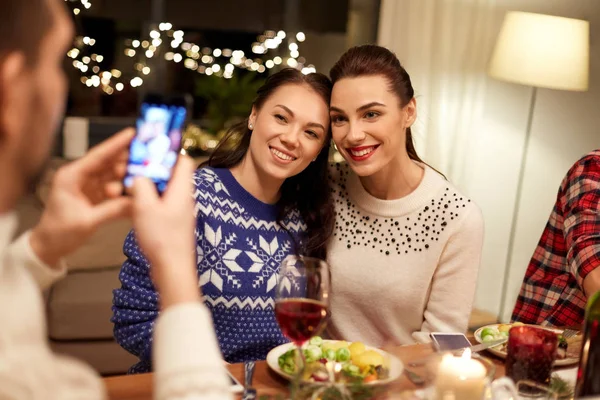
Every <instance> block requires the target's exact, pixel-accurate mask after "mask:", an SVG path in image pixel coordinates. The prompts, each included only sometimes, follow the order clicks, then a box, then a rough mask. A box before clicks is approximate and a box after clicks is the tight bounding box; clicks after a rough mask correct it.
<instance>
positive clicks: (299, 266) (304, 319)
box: [275, 256, 330, 376]
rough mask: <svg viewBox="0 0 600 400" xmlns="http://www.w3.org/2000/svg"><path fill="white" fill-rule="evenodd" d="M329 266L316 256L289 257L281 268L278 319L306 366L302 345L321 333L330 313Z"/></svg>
mask: <svg viewBox="0 0 600 400" xmlns="http://www.w3.org/2000/svg"><path fill="white" fill-rule="evenodd" d="M329 278H330V276H329V266H328V265H327V263H326V262H325V261H323V260H319V259H317V258H312V257H303V256H288V257H286V258H285V259H284V260H283V262H282V264H281V267H280V269H279V279H278V282H277V290H276V293H275V316H276V318H277V323H278V324H279V327H280V328H281V331H282V332H283V334H284V335H285V336H286V337H287V338H288V339H290V341H292V342H293V343H294V344H295V345H296V347H297V348H298V353H299V354H300V358H301V360H302V365H301V366H300V368H298V373H299V376H301V374H302V371H303V370H304V367H305V366H306V359H305V357H304V352H303V351H302V345H303V344H304V343H305V342H306V341H307V340H309V339H310V338H311V337H313V336H316V335H318V334H319V333H321V331H322V330H323V328H324V326H325V321H326V318H327V314H328V311H329Z"/></svg>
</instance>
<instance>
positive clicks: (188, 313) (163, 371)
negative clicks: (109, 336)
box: [154, 303, 232, 400]
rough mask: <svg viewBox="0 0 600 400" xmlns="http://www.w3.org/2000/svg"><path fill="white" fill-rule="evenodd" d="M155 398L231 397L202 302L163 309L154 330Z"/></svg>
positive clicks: (212, 331) (207, 312) (215, 340)
mask: <svg viewBox="0 0 600 400" xmlns="http://www.w3.org/2000/svg"><path fill="white" fill-rule="evenodd" d="M154 340H155V342H154V345H155V348H154V365H156V368H155V378H154V379H155V391H156V395H155V399H157V400H174V399H178V400H192V399H209V400H210V399H230V398H232V395H231V392H230V390H229V382H228V379H227V373H226V370H225V363H224V362H223V360H222V359H221V353H220V351H219V346H218V343H217V339H216V336H215V333H214V329H213V324H212V318H211V315H210V312H209V311H208V309H207V308H206V306H204V304H202V303H186V304H180V305H176V306H173V307H171V308H168V309H166V310H165V311H163V313H162V314H161V316H160V317H159V318H158V321H157V323H156V330H155V333H154Z"/></svg>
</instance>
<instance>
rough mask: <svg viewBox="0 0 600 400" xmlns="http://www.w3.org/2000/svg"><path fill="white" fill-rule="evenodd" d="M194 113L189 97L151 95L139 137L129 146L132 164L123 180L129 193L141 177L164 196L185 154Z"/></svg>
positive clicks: (138, 126) (139, 125)
mask: <svg viewBox="0 0 600 400" xmlns="http://www.w3.org/2000/svg"><path fill="white" fill-rule="evenodd" d="M190 109H191V98H190V97H189V96H185V95H181V96H162V95H157V94H149V95H146V96H145V97H144V100H143V102H142V105H141V107H140V113H139V117H138V119H137V121H136V134H135V137H134V138H133V140H132V141H131V144H130V145H129V160H128V162H127V170H126V173H125V177H124V178H123V185H124V186H125V193H127V191H128V189H129V188H131V186H132V185H133V180H134V178H136V177H139V176H145V177H147V178H149V179H150V180H152V182H154V185H155V186H156V189H157V190H158V192H159V193H161V194H162V193H163V192H164V191H165V190H166V189H167V185H168V183H169V180H170V179H171V174H172V172H173V167H174V166H175V162H176V161H177V155H178V154H179V151H180V150H181V138H182V136H183V130H184V127H185V122H186V120H187V117H188V112H189V110H190Z"/></svg>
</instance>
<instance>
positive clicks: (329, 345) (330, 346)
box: [278, 336, 389, 383]
mask: <svg viewBox="0 0 600 400" xmlns="http://www.w3.org/2000/svg"><path fill="white" fill-rule="evenodd" d="M302 351H303V352H304V357H305V359H306V368H305V369H304V372H303V379H304V380H308V381H312V382H326V381H330V380H331V378H332V376H333V379H334V380H335V381H336V382H353V383H355V382H357V383H361V382H362V383H369V382H374V381H377V380H380V379H385V378H387V377H388V376H389V369H388V366H387V364H388V362H387V361H388V360H386V358H385V357H384V356H383V355H382V354H381V353H379V352H377V351H375V350H367V349H366V347H365V345H364V344H363V343H361V342H354V343H348V342H345V341H323V339H322V338H321V337H319V336H315V337H313V338H312V339H311V340H310V341H309V343H308V346H306V347H305V348H304V349H303V350H302ZM301 362H302V361H301V359H300V357H299V354H298V350H297V349H291V350H289V351H287V352H285V353H284V354H282V355H281V356H279V360H278V363H279V368H281V370H282V371H283V372H285V373H286V374H288V375H296V374H297V373H298V369H299V365H301Z"/></svg>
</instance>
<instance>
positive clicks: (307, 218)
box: [200, 68, 335, 259]
mask: <svg viewBox="0 0 600 400" xmlns="http://www.w3.org/2000/svg"><path fill="white" fill-rule="evenodd" d="M284 85H304V86H307V87H309V88H310V89H312V90H313V91H314V92H315V93H317V94H318V95H319V96H321V97H322V98H323V101H324V102H325V104H326V105H327V106H329V101H330V99H331V88H332V84H331V81H330V80H329V78H327V76H325V75H323V74H320V73H312V74H308V75H304V74H303V73H301V72H300V71H298V70H296V69H293V68H285V69H282V70H281V71H279V72H277V73H275V74H273V75H271V76H269V77H268V78H267V80H266V82H265V84H264V85H263V86H261V87H260V88H259V89H258V91H257V92H256V99H255V100H254V102H253V103H252V105H253V107H254V108H255V109H256V110H257V111H258V110H260V108H261V107H262V106H263V105H264V103H265V102H266V101H267V99H268V98H269V97H270V96H271V95H272V94H273V93H274V92H275V91H276V90H277V89H279V88H280V87H282V86H284ZM251 135H252V131H251V130H250V129H249V128H248V118H246V119H245V120H244V121H242V122H240V123H238V124H236V125H234V126H232V127H231V128H230V129H229V130H228V131H227V133H226V134H225V136H224V137H223V139H222V140H221V141H220V142H219V144H218V145H217V147H216V149H215V150H214V152H213V153H212V154H211V156H210V158H209V159H208V161H206V162H204V163H202V165H201V166H200V168H202V167H205V166H210V167H216V168H232V167H234V166H236V165H238V164H239V163H240V162H241V161H242V160H243V159H244V157H245V155H246V153H247V151H248V148H249V147H250V137H251ZM330 144H331V128H329V129H328V130H327V136H326V138H325V143H324V144H323V149H322V150H321V152H320V153H319V155H318V156H317V158H316V160H315V161H313V162H311V163H310V164H309V165H308V167H306V168H305V169H304V170H303V171H302V172H300V173H299V174H298V175H295V176H292V177H290V178H288V179H286V180H285V182H284V183H283V185H282V187H281V197H280V199H279V202H278V203H277V206H278V207H279V212H278V218H277V221H278V223H279V225H280V226H281V227H282V228H284V229H286V228H285V226H284V225H283V220H284V219H285V217H286V216H287V215H288V214H289V212H290V211H292V210H294V209H297V210H298V211H299V212H300V216H301V217H302V220H303V221H304V223H305V224H306V228H307V230H306V234H305V235H304V237H303V246H302V247H301V248H296V251H297V252H300V253H301V254H303V255H307V256H311V257H318V258H321V259H325V258H326V257H327V241H328V240H329V237H330V236H331V234H332V232H333V224H334V218H335V217H334V208H333V200H332V197H331V192H330V190H329V184H328V181H327V167H328V157H329V147H330ZM286 230H287V229H286Z"/></svg>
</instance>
